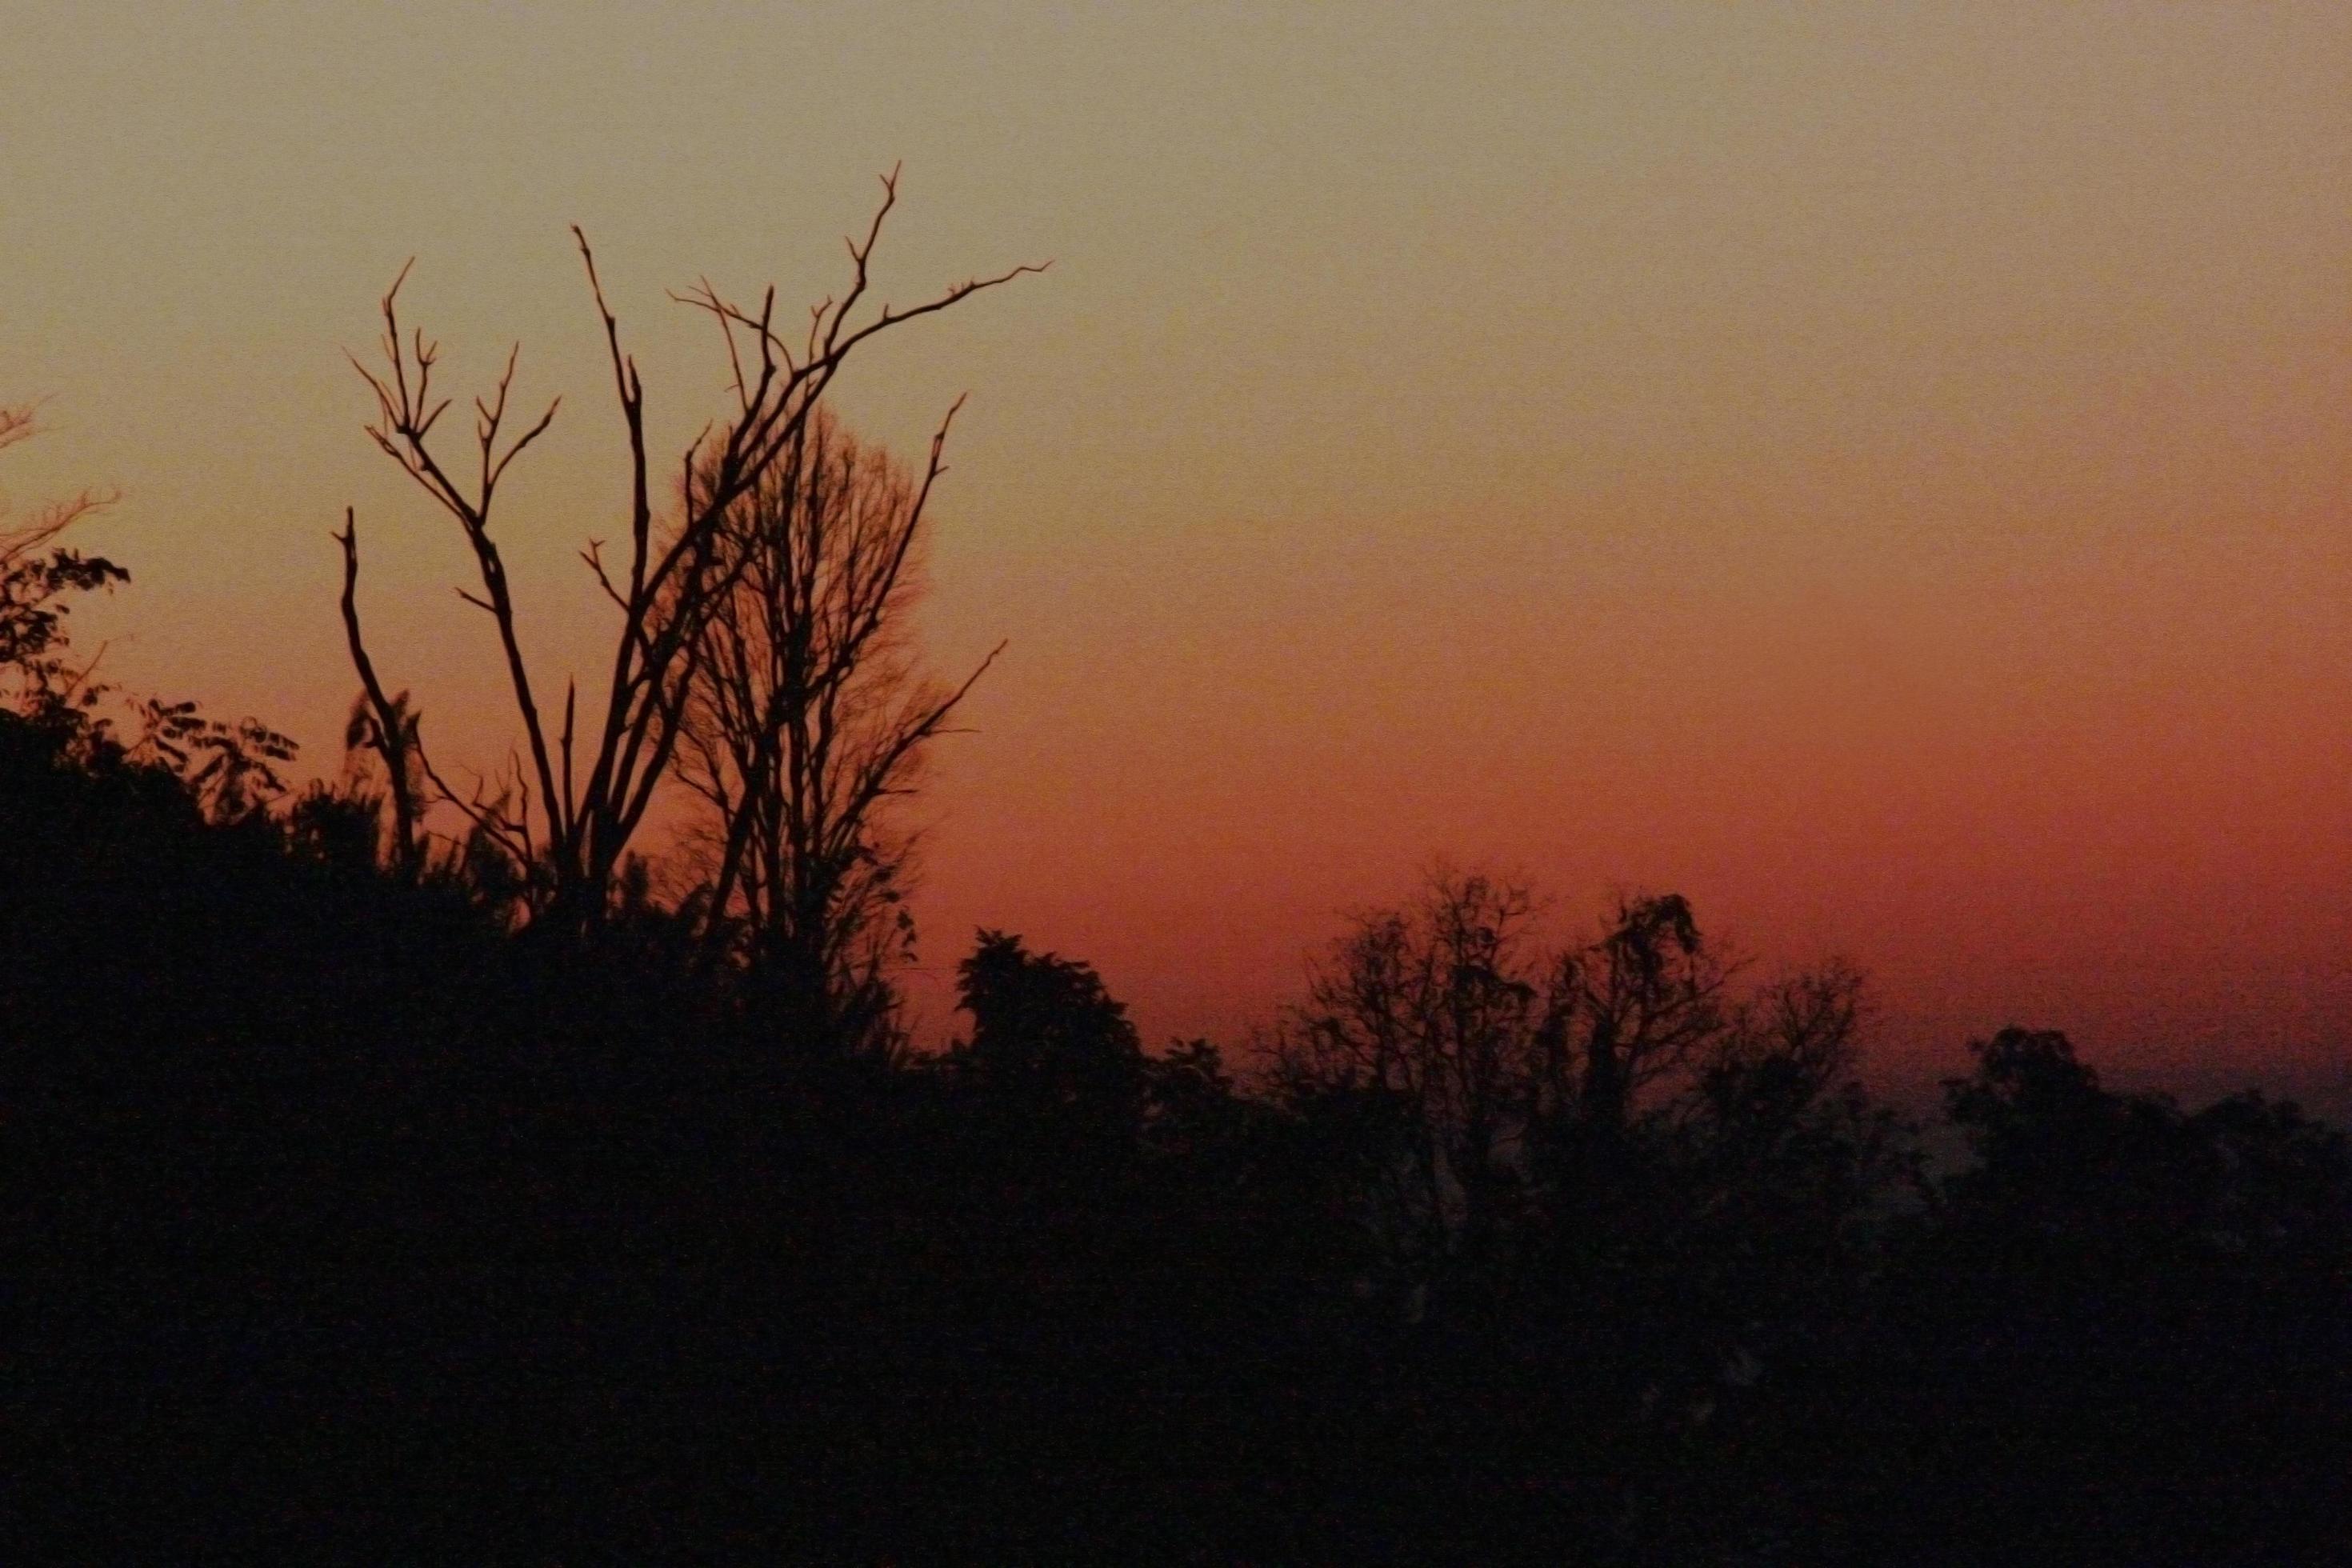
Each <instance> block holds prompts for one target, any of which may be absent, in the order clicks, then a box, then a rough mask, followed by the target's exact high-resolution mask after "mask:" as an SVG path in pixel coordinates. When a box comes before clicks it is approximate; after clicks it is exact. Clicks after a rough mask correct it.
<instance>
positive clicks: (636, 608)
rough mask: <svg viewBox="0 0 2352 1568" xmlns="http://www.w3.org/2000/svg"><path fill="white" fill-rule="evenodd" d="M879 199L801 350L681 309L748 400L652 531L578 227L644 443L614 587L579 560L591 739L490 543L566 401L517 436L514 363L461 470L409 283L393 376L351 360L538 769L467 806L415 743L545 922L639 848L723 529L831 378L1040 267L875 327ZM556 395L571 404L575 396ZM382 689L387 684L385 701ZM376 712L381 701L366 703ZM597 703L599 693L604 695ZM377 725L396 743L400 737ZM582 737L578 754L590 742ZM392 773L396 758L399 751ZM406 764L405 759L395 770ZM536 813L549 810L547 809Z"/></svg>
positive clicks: (379, 438)
mask: <svg viewBox="0 0 2352 1568" xmlns="http://www.w3.org/2000/svg"><path fill="white" fill-rule="evenodd" d="M882 188H883V195H882V200H881V203H880V205H878V206H877V209H876V211H875V214H874V217H873V220H872V222H871V223H870V224H869V225H868V226H867V228H866V233H865V236H864V237H863V238H857V237H852V238H850V239H849V240H848V242H847V244H848V247H849V258H850V263H851V268H852V277H851V282H850V286H849V288H848V289H847V290H846V291H845V293H844V294H843V295H842V296H841V298H840V299H839V300H825V301H824V302H823V303H820V304H819V305H817V306H815V307H814V309H812V310H811V311H810V312H809V321H808V327H807V330H806V332H805V333H804V334H803V336H802V337H801V338H800V339H799V341H797V342H794V341H793V340H790V339H788V338H787V337H786V336H785V335H784V334H783V332H782V331H781V330H779V327H778V324H777V322H776V319H775V299H776V296H775V290H774V289H772V288H771V289H768V290H767V291H766V292H765V293H764V294H763V295H762V297H761V301H760V305H759V307H758V309H757V310H747V309H745V308H742V307H740V306H739V305H737V304H735V303H733V302H731V301H730V300H728V299H726V298H725V297H724V296H722V295H720V294H719V292H718V290H717V289H714V288H713V287H712V286H711V285H710V284H709V282H708V281H707V280H706V281H704V282H703V283H702V284H700V285H699V286H698V288H697V289H694V290H692V291H691V292H689V293H687V294H683V295H676V296H673V298H676V299H677V300H679V301H680V302H681V303H685V304H688V305H692V306H694V307H695V308H697V309H699V310H705V311H708V312H709V315H710V317H711V318H712V320H713V321H715V322H716V323H717V324H718V326H719V331H720V333H721V335H722V337H723V338H724V340H725V342H726V346H727V355H728V363H729V365H730V369H731V372H732V390H733V395H734V407H733V408H732V410H730V413H729V414H728V416H726V418H725V419H724V420H723V421H721V422H719V424H718V425H716V426H712V427H708V428H706V429H705V431H704V432H703V434H702V435H701V436H699V437H697V439H696V440H695V441H694V443H693V444H692V445H691V446H689V447H688V449H687V451H686V452H685V454H684V455H683V457H682V458H681V459H680V461H679V464H678V470H677V471H678V475H679V479H678V494H679V505H678V514H677V521H676V523H675V525H674V526H673V527H671V528H669V529H667V530H666V531H659V532H657V531H656V526H655V518H654V494H655V489H656V484H655V479H654V476H653V472H652V468H651V464H650V459H649V458H648V455H647V452H646V430H645V388H644V385H643V384H642V383H641V381H640V380H639V378H638V375H637V368H636V363H635V359H634V358H633V357H632V356H630V355H629V354H627V353H625V352H624V351H623V349H622V347H621V338H620V326H619V322H618V321H617V320H616V319H615V318H614V314H613V311H612V310H611V308H610V307H609V306H608V305H607V304H606V303H605V300H604V288H603V285H602V283H601V282H600V281H599V279H598V278H597V275H596V263H595V258H594V256H593V253H592V252H591V251H590V249H589V247H588V241H587V237H586V236H584V235H583V234H581V232H580V231H579V230H578V229H577V228H574V229H573V230H572V234H573V237H574V238H575V239H576V240H577V241H578V243H579V247H580V256H581V260H582V262H583V265H584V267H585V268H586V270H587V274H588V287H589V292H590V294H591V296H592V297H593V300H594V301H595V304H596V310H597V314H598V317H599V318H600V320H601V321H602V323H603V327H604V342H605V347H606V351H607V353H608V357H609V359H610V362H611V365H612V372H613V381H614V390H615V393H616V395H617V397H618V400H619V403H620V407H621V416H622V422H623V424H624V426H625V428H626V432H627V436H628V444H629V484H630V504H629V558H628V565H627V569H626V572H625V575H624V576H623V577H622V579H621V580H620V581H619V582H617V583H616V582H615V581H614V578H613V575H612V574H610V573H609V572H608V571H607V569H606V566H605V563H604V555H603V552H602V548H601V543H600V542H590V544H589V545H588V546H587V548H586V549H585V550H584V551H583V558H584V559H585V560H586V562H587V563H588V566H589V569H590V570H591V571H592V572H593V574H595V578H596V582H597V584H598V586H599V587H600V588H601V589H602V590H603V591H604V595H605V596H606V597H607V598H608V599H609V600H611V602H612V603H613V605H614V607H615V608H616V609H618V610H619V612H620V618H621V625H620V628H619V632H618V635H617V636H616V637H615V638H614V649H613V662H612V669H611V674H610V678H609V680H608V683H607V685H606V688H605V692H604V712H603V713H602V715H601V716H600V717H597V718H595V719H593V726H592V728H591V729H589V730H588V731H586V732H585V733H584V734H583V732H582V731H581V730H580V728H579V725H578V723H577V721H578V718H579V713H578V709H579V692H578V687H577V683H576V681H567V682H566V684H565V688H564V695H563V709H562V719H561V721H560V727H558V726H556V725H551V723H550V721H549V718H548V715H547V714H546V713H545V712H544V711H543V710H542V709H541V702H540V698H539V694H538V692H537V690H536V689H535V688H534V687H533V685H532V682H531V678H530V669H529V666H528V664H527V661H526V660H525V658H524V655H523V649H522V640H521V635H520V630H519V628H518V626H517V619H516V607H515V602H514V597H513V594H512V591H511V589H510V587H509V582H508V578H507V571H506V563H505V561H504V558H503V557H502V555H501V554H500V552H499V543H498V540H497V537H496V535H495V533H494V531H493V523H494V503H495V500H496V498H497V493H498V488H499V482H500V481H501V480H502V479H504V478H505V477H506V473H507V470H508V469H509V468H510V467H511V466H512V465H513V463H514V461H515V459H516V458H519V457H520V456H521V454H522V453H523V451H524V450H525V449H526V448H527V447H530V444H531V443H532V442H533V441H535V440H537V439H538V438H539V437H540V436H541V435H542V434H543V433H544V432H545V431H546V429H547V427H548V426H549V424H550V422H551V421H552V420H553V419H554V417H555V412H556V407H555V405H554V404H551V405H549V406H548V408H547V411H546V412H545V413H544V414H542V415H541V416H539V418H538V419H536V420H535V421H533V422H532V423H531V424H530V426H528V427H527V428H524V429H523V430H521V432H520V434H509V431H508V426H507V412H508V411H507V401H508V394H509V391H510V390H511V388H512V386H513V384H514V372H515V357H516V356H515V354H514V353H509V355H508V356H507V363H506V368H505V371H504V372H503V374H500V376H499V380H498V383H497V385H496V386H495V388H494V389H493V390H492V392H491V393H490V394H489V395H488V396H487V397H483V398H477V399H475V400H474V412H475V426H474V440H473V443H472V447H473V450H472V452H471V453H470V454H469V456H468V459H467V463H466V464H464V465H452V464H447V463H445V462H444V460H443V458H441V456H440V455H439V454H438V453H436V451H435V449H434V447H433V446H432V444H431V437H432V434H433V429H434V426H436V424H437V423H438V422H439V420H440V417H441V416H442V414H443V413H444V412H446V409H447V408H448V405H449V400H448V399H447V398H446V397H442V398H437V399H436V396H435V395H434V388H433V384H432V375H433V367H434V363H435V359H436V353H437V345H436V344H435V343H434V342H432V341H431V340H429V339H427V338H426V337H425V335H424V333H423V332H422V331H414V332H412V333H410V334H409V335H408V336H406V337H404V336H403V333H402V329H401V324H400V319H399V314H398V298H399V292H400V284H401V281H402V279H404V278H405V277H406V275H407V268H402V271H401V278H396V279H394V281H393V286H392V289H391V290H390V291H388V292H387V293H386V294H385V295H384V297H383V324H384V338H383V357H384V361H385V363H384V366H383V369H382V370H380V371H374V370H370V369H369V368H368V367H367V366H365V365H362V364H360V363H359V362H358V361H357V360H356V359H354V360H353V361H352V363H353V365H354V366H355V368H357V369H358V370H359V372H360V374H362V376H364V377H365V378H366V380H367V383H368V384H369V386H370V387H371V388H372V389H373V392H374V394H375V398H376V418H375V419H374V420H373V422H372V423H371V424H370V425H369V426H367V429H368V434H369V435H370V436H371V437H373V439H374V441H375V443H376V445H377V446H378V447H381V448H382V449H383V451H384V453H385V454H386V455H387V456H389V457H390V458H392V459H393V460H394V462H396V463H398V464H399V465H400V466H401V468H402V469H403V470H404V472H406V473H407V475H408V476H409V478H410V479H414V480H415V482H416V484H417V485H418V486H419V487H420V488H421V489H424V490H425V493H426V494H427V495H429V496H431V497H432V498H433V500H434V501H435V502H436V503H437V504H438V505H439V506H440V507H441V508H442V509H443V510H446V511H447V512H448V513H449V515H450V516H451V517H452V518H454V519H455V520H456V521H457V524H458V527H459V528H460V530H461V531H463V533H464V535H465V539H466V542H467V546H468V547H469V548H470V549H471V551H472V552H473V556H474V562H475V565H476V568H477V573H478V577H479V591H478V592H474V591H469V590H467V589H462V588H461V589H459V590H458V594H459V596H460V597H462V598H464V599H465V600H466V602H467V604H470V605H474V606H476V607H477V608H478V609H480V610H481V611H482V612H483V613H484V614H486V615H488V616H489V617H490V619H491V621H492V623H493V625H494V626H496V627H497V630H498V636H499V648H500V651H501V653H502V655H503V659H504V664H505V670H506V676H507V681H508V685H509V690H510V693H511V696H512V700H513V702H514V707H515V712H516V717H517V719H518V721H520V726H521V729H522V732H523V742H524V748H525V752H526V754H527V759H528V760H527V762H526V763H524V764H522V765H521V766H520V767H519V768H518V773H520V777H519V778H518V779H517V780H516V781H515V782H514V784H513V786H512V787H511V788H510V789H509V791H508V792H506V793H505V794H503V795H500V796H498V797H494V798H485V796H484V795H483V793H482V792H481V791H479V790H477V791H475V792H473V793H472V794H471V795H458V794H457V792H455V791H453V790H451V789H449V788H448V786H447V785H446V783H445V782H444V781H443V780H442V779H441V777H440V775H439V774H438V773H436V772H435V771H434V769H433V766H432V763H431V762H430V760H429V758H428V757H427V755H426V753H425V749H424V744H423V740H422V737H421V735H416V734H415V733H414V731H412V732H411V734H412V743H413V744H414V746H415V760H416V762H417V764H418V766H419V768H420V771H422V772H423V773H424V774H425V777H426V778H427V779H428V780H430V781H431V782H432V785H433V789H434V791H435V793H436V795H438V796H439V797H440V798H442V799H444V800H446V801H448V802H450V803H452V804H454V805H457V807H458V808H459V809H460V810H462V811H464V812H465V813H466V814H467V816H468V817H469V818H471V820H472V821H473V823H474V826H475V829H476V833H477V836H478V837H479V838H481V839H483V840H486V841H488V842H489V843H491V844H494V845H495V846H497V847H498V848H499V851H500V852H502V853H503V854H504V855H505V856H506V857H507V858H509V859H510V860H511V861H512V862H513V863H514V865H515V867H516V868H517V871H518V874H519V876H520V878H521V879H522V881H523V883H524V886H525V888H526V889H527V893H526V900H527V902H528V904H529V907H530V918H531V920H532V921H533V922H534V923H549V924H552V925H555V926H557V927H558V928H560V929H570V930H578V931H584V930H587V929H589V928H592V927H593V926H594V925H596V924H597V923H599V922H600V921H602V920H603V919H604V915H605V913H606V907H607V904H608V901H609V899H610V895H611V889H612V887H613V882H614V872H615V870H616V868H618V867H619V865H620V863H621V858H622V855H623V852H624V851H625V849H626V847H627V846H628V844H629V841H630V839H631V837H633V836H634V835H635V832H636V830H637V828H638V826H640V824H642V823H643V821H644V820H645V816H646V810H647V808H648V807H649V806H650V805H652V802H653V798H654V794H655V791H656V787H657V786H658V785H659V784H660V782H661V780H662V778H663V776H664V775H665V774H666V773H667V772H668V770H669V767H670V764H671V761H672V758H673V756H674V755H675V752H676V751H677V745H678V742H679V741H680V738H681V735H682V731H683V721H684V716H685V712H686V709H687V705H688V700H689V698H690V694H691V692H692V690H693V688H694V676H695V666H696V661H697V659H698V658H699V657H700V655H701V652H702V650H703V649H704V648H705V647H706V646H707V639H706V637H705V632H706V630H707V628H708V626H709V618H710V616H711V615H712V614H713V613H714V611H715V610H716V609H717V607H718V606H719V605H720V604H722V603H724V602H725V601H726V600H727V598H728V596H729V595H730V593H731V592H732V590H733V588H734V586H735V581H736V576H737V574H739V573H740V570H741V569H742V563H741V561H740V558H738V557H730V553H729V552H727V551H726V550H725V549H724V548H723V535H724V532H725V529H726V522H727V519H728V518H729V517H730V514H731V513H732V512H733V511H734V510H735V508H736V507H737V506H738V504H739V503H740V502H741V501H742V500H744V498H746V497H747V496H750V495H751V494H752V493H753V492H754V491H755V490H756V489H758V488H759V487H760V485H761V482H762V481H763V480H764V479H766V478H767V477H768V476H769V475H770V473H771V472H772V470H773V469H774V468H776V466H777V464H778V463H779V462H781V461H782V460H784V458H786V456H787V454H790V453H792V452H794V451H796V450H798V449H800V448H801V447H803V443H804V437H805V432H806V428H807V426H808V422H809V420H810V418H811V417H812V416H813V415H814V411H815V409H816V407H817V405H818V402H819V400H820V399H821V398H822V397H823V396H824V392H825V389H826V388H827V387H828V386H829V385H830V384H832V381H833V378H834V376H835V374H838V373H839V371H840V369H841V367H842V365H843V364H844V363H845V362H846V361H847V360H848V358H849V356H850V354H851V353H853V352H854V351H856V349H857V348H858V346H859V345H861V344H863V343H865V342H866V341H868V340H869V339H871V338H873V337H875V336H876V335H877V334H878V333H880V332H883V331H887V330H888V329H890V328H892V327H895V326H898V325H899V324H901V323H903V322H906V321H912V320H914V319H915V318H917V317H919V316H925V315H929V314H931V313H932V312H934V311H938V310H946V309H947V308H948V307H950V306H951V305H953V304H955V303H957V302H958V301H960V300H964V299H966V298H968V297H969V296H971V295H972V294H974V293H977V292H979V291H980V290H981V289H988V288H992V287H994V286H996V285H998V284H1001V283H1004V282H1008V281H1010V280H1011V279H1013V278H1016V277H1019V276H1020V275H1021V274H1023V273H1025V272H1035V271H1040V270H1042V269H1043V268H1039V267H1032V266H1023V267H1015V268H1012V269H1010V270H1009V271H1005V272H1003V273H999V274H997V275H996V276H994V277H990V278H976V279H970V280H968V281H966V282H963V283H960V284H958V285H956V286H955V287H954V288H951V289H948V290H947V291H946V292H944V293H942V294H940V295H938V296H936V297H934V298H932V299H930V300H926V301H925V302H923V303H921V304H919V305H915V306H912V307H909V308H907V309H904V310H898V309H894V308H892V307H891V306H889V305H887V304H885V305H883V306H882V307H881V309H880V310H878V311H875V312H872V313H870V314H866V315H864V316H863V317H862V318H861V315H860V312H859V309H858V308H859V306H860V305H862V304H864V303H865V301H866V295H867V290H868V285H869V271H868V264H869V262H870V260H871V258H872V256H873V253H874V247H875V245H876V243H877V240H878V239H879V238H880V237H881V232H882V225H883V222H884V220H885V219H886V218H887V216H888V215H889V213H890V210H891V208H892V207H893V205H895V204H896V202H897V198H898V174H897V171H895V170H893V171H892V172H891V174H889V175H887V176H886V177H885V178H884V180H883V182H882ZM559 401H560V400H559ZM339 537H340V539H341V542H342V547H343V551H344V571H345V577H346V583H347V587H346V595H347V598H346V602H347V603H350V602H351V600H350V597H349V596H350V595H351V594H352V588H351V587H350V586H348V584H354V583H355V582H356V575H357V572H358V541H357V531H356V529H355V527H353V526H352V522H351V521H350V519H349V518H348V517H347V518H346V524H345V529H344V531H343V533H342V534H341V536H339ZM346 629H347V631H348V633H349V635H350V640H351V642H352V648H353V650H354V651H353V660H354V663H355V664H362V682H363V684H366V683H368V678H367V676H366V674H365V670H364V666H363V663H362V651H361V650H362V647H363V645H362V638H361V637H360V635H359V631H358V616H357V611H356V609H355V608H353V609H352V610H351V611H350V613H349V615H348V617H347V621H346ZM379 689H380V688H379ZM368 696H369V701H370V704H371V707H373V706H374V705H375V701H376V696H377V691H376V690H371V691H370V692H369V694H368ZM592 701H593V699H592ZM379 731H380V732H382V733H383V734H385V735H386V736H387V739H388V740H389V736H390V735H391V733H392V731H390V730H387V729H384V728H383V724H382V721H381V719H380V720H379ZM575 742H581V744H580V745H578V746H575ZM384 760H385V762H386V763H387V765H388V766H391V765H392V764H393V763H394V758H393V757H391V756H390V755H389V754H387V755H386V756H385V759H384ZM398 771H399V770H398V768H397V767H393V772H394V773H395V775H396V774H397V773H398ZM534 808H535V809H534Z"/></svg>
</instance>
